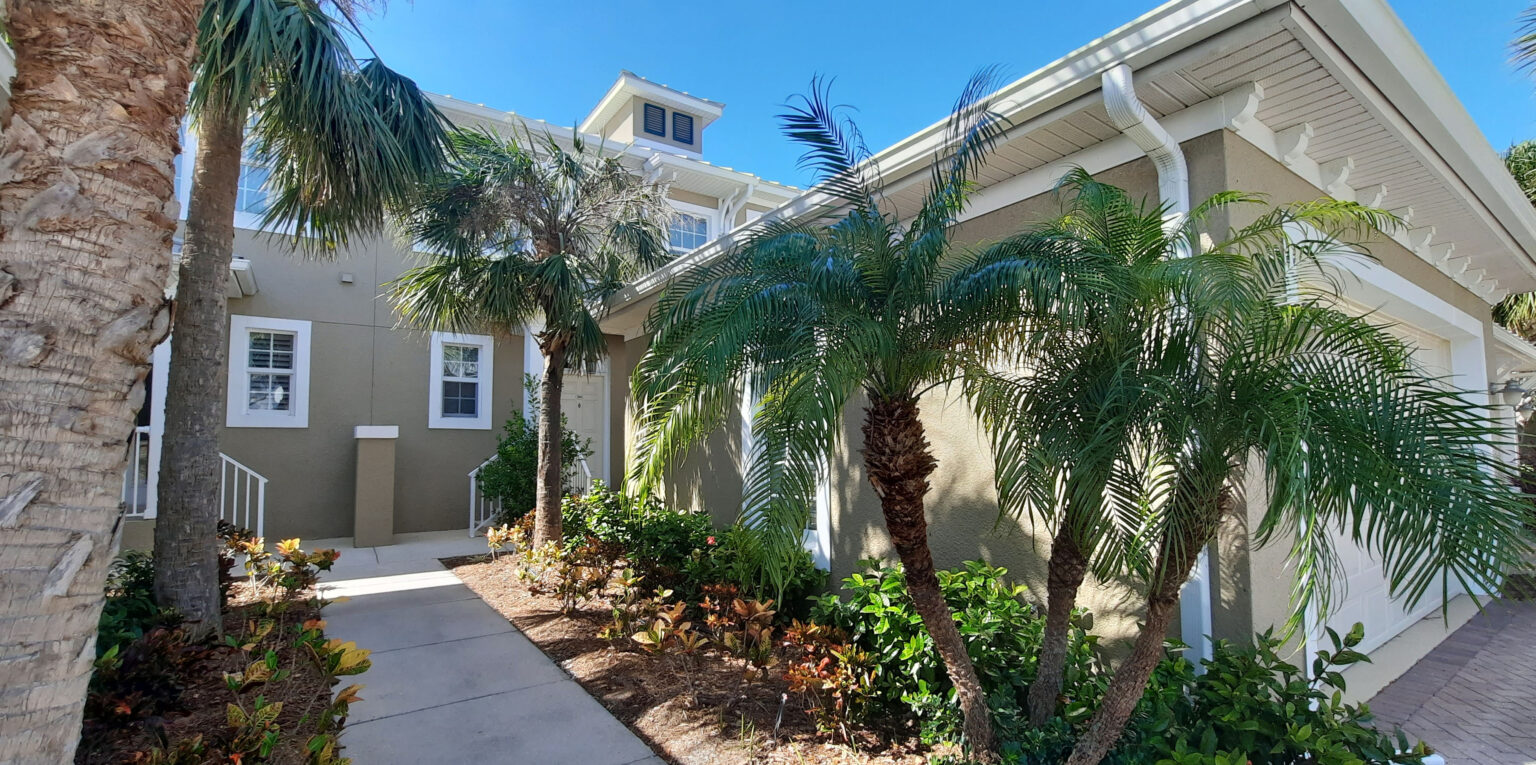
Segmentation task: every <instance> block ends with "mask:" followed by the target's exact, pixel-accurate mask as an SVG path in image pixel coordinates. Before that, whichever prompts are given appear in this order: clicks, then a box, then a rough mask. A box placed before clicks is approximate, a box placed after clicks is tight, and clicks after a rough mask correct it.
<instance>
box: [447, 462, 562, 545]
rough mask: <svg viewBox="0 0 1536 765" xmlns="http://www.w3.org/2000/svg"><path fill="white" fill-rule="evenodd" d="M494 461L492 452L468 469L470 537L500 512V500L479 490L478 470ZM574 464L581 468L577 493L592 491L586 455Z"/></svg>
mask: <svg viewBox="0 0 1536 765" xmlns="http://www.w3.org/2000/svg"><path fill="white" fill-rule="evenodd" d="M495 461H496V455H494V454H492V455H491V456H490V457H488V458H486V460H485V461H484V462H482V463H480V464H479V465H476V466H475V469H474V470H471V471H469V535H470V536H472V537H473V536H475V535H476V534H479V533H480V529H483V528H485V527H486V526H489V525H490V524H491V521H493V520H495V519H496V516H497V515H500V514H501V500H499V499H491V498H489V497H486V496H485V495H484V493H482V492H481V491H480V471H481V470H483V469H485V466H486V465H489V464H491V463H492V462H495ZM576 466H577V467H578V468H580V469H581V483H580V484H579V485H578V486H577V487H576V490H577V493H578V494H586V493H588V492H590V491H592V467H591V466H590V465H588V464H587V458H586V457H581V458H578V459H577V460H576Z"/></svg>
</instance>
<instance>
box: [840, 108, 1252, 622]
mask: <svg viewBox="0 0 1536 765" xmlns="http://www.w3.org/2000/svg"><path fill="white" fill-rule="evenodd" d="M1184 148H1185V152H1186V154H1187V155H1188V158H1189V165H1190V174H1191V185H1192V187H1193V189H1194V195H1195V196H1196V197H1197V198H1199V197H1201V196H1204V195H1208V194H1210V193H1212V192H1214V191H1217V190H1219V187H1220V183H1221V181H1222V178H1223V174H1224V173H1223V169H1222V162H1223V160H1222V157H1221V139H1220V137H1219V136H1217V135H1215V134H1212V135H1207V136H1203V137H1200V138H1196V139H1194V140H1191V141H1188V142H1186V143H1185V144H1184ZM1096 177H1097V178H1099V179H1100V180H1102V181H1106V182H1108V183H1113V184H1115V185H1117V186H1120V187H1121V188H1124V189H1127V190H1128V191H1130V193H1131V194H1132V195H1133V196H1136V197H1140V198H1143V199H1145V200H1147V203H1148V204H1152V205H1155V204H1156V203H1157V174H1156V170H1155V169H1154V168H1153V166H1152V163H1151V162H1150V161H1148V160H1146V159H1138V160H1136V161H1134V162H1130V163H1127V164H1125V165H1121V166H1119V167H1115V168H1112V169H1110V170H1107V171H1104V172H1101V173H1098V174H1097V175H1096ZM1059 210H1060V201H1059V199H1058V198H1057V197H1056V196H1055V195H1054V194H1053V193H1049V192H1048V193H1044V194H1040V195H1037V196H1035V197H1032V198H1030V199H1027V200H1023V201H1021V202H1017V203H1015V204H1013V205H1010V206H1008V207H1005V208H1003V209H1001V210H997V211H996V212H992V213H989V214H987V215H984V216H981V217H979V218H976V219H973V220H970V221H967V222H965V223H964V224H962V225H961V226H960V228H959V230H958V231H957V233H956V237H955V241H956V242H957V243H960V244H962V245H970V246H977V245H980V244H983V243H986V242H990V241H996V240H998V239H1001V238H1004V237H1006V236H1008V235H1010V234H1013V233H1016V232H1018V231H1021V230H1023V229H1025V228H1027V227H1028V226H1029V225H1030V224H1032V223H1037V222H1040V221H1043V220H1047V219H1049V218H1050V217H1052V216H1054V215H1055V214H1057V213H1058V212H1059ZM921 406H922V416H923V422H924V425H925V426H926V428H927V434H928V439H929V441H930V442H931V443H932V446H933V452H934V455H935V457H937V459H938V469H937V470H936V471H935V473H934V475H933V477H932V478H931V479H930V481H931V483H932V489H931V490H930V492H929V494H928V498H927V501H928V521H929V524H930V525H929V541H930V545H931V547H932V549H933V555H934V559H935V562H936V563H937V564H938V565H939V566H943V567H951V566H957V565H959V564H960V563H962V562H964V561H966V560H972V559H977V558H981V559H984V560H987V561H989V562H991V563H992V564H993V565H999V566H1003V567H1005V568H1007V569H1008V570H1009V572H1010V574H1011V575H1012V577H1013V578H1014V579H1015V580H1016V581H1017V582H1019V583H1021V584H1024V585H1025V586H1026V587H1028V588H1029V589H1030V595H1029V597H1030V598H1031V599H1032V600H1035V601H1037V602H1043V601H1044V597H1045V574H1046V560H1047V558H1048V557H1049V555H1050V536H1051V535H1050V531H1049V530H1048V529H1046V528H1044V527H1038V528H1037V527H1036V526H1035V525H1034V524H1033V523H1032V522H1031V521H1029V520H1028V519H1023V520H1016V519H1011V518H1000V517H999V514H998V508H997V498H996V492H995V490H994V489H993V484H992V462H991V459H990V457H989V453H990V449H989V447H988V444H987V441H986V437H985V435H984V434H983V433H982V432H981V430H980V428H979V427H978V425H977V423H976V422H975V420H974V418H973V417H972V416H971V415H970V414H969V412H968V411H967V409H966V406H965V404H964V402H963V401H962V400H961V399H960V397H959V396H958V394H957V393H954V392H951V391H936V392H933V393H930V394H929V395H927V396H925V397H924V398H923V399H922V402H921ZM862 418H863V402H862V401H860V402H854V403H853V404H852V405H850V407H849V409H848V415H847V420H848V432H847V438H846V440H845V446H844V448H843V449H842V451H841V453H840V454H838V455H837V458H836V460H835V462H834V464H835V465H836V469H835V470H834V471H833V472H834V484H833V487H832V489H833V490H832V501H833V513H832V526H833V533H832V569H833V577H834V579H840V578H841V577H844V576H846V575H847V574H848V573H849V572H850V571H851V570H853V568H854V567H855V566H856V565H857V563H858V561H859V560H861V559H863V558H867V557H880V558H886V559H893V558H894V550H893V549H892V547H891V544H890V536H889V534H888V533H887V532H886V531H885V525H884V521H883V519H882V516H881V512H880V504H879V500H878V498H877V497H876V496H875V494H874V491H873V490H872V489H871V488H870V486H869V483H868V481H867V479H866V478H865V475H864V471H863V465H862V456H861V454H860V449H861V448H862V443H863V436H862V434H861V433H860V427H861V425H862ZM1079 603H1080V605H1082V606H1083V607H1085V608H1088V609H1089V610H1090V611H1092V612H1093V614H1094V630H1095V632H1097V633H1098V634H1100V635H1101V636H1103V638H1104V639H1105V641H1106V644H1107V645H1108V646H1109V647H1110V648H1111V650H1114V649H1115V648H1116V647H1117V644H1118V643H1120V642H1121V641H1123V640H1124V639H1126V638H1128V637H1130V636H1132V635H1134V634H1135V630H1136V624H1137V620H1138V619H1139V616H1140V614H1141V610H1142V609H1141V605H1140V597H1139V596H1138V595H1137V594H1136V590H1135V589H1134V588H1133V587H1128V586H1126V585H1125V584H1124V583H1115V582H1098V581H1093V580H1090V581H1088V582H1086V583H1085V584H1084V587H1083V591H1082V594H1081V596H1080V599H1079Z"/></svg>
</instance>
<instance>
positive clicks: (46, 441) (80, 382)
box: [0, 0, 201, 763]
mask: <svg viewBox="0 0 1536 765" xmlns="http://www.w3.org/2000/svg"><path fill="white" fill-rule="evenodd" d="M200 5H201V4H200V3H198V2H195V1H194V0H145V1H144V2H131V3H128V2H121V0H74V1H72V2H71V1H69V0H53V1H51V2H36V1H32V0H11V1H10V2H9V3H8V4H7V6H8V10H9V19H8V22H7V31H8V33H9V35H10V38H11V40H12V41H13V43H14V45H15V52H16V69H17V75H16V79H15V82H14V87H13V90H12V96H11V100H10V106H11V115H10V119H9V120H8V121H7V123H6V125H5V129H4V132H3V138H0V141H3V143H0V582H3V583H4V584H3V586H0V625H4V626H0V689H3V691H0V762H17V763H67V762H71V761H72V760H73V757H74V750H75V745H76V744H77V743H78V741H79V737H80V721H81V711H82V703H83V702H84V700H85V688H86V682H87V680H88V679H89V676H90V671H91V662H92V660H93V659H94V658H95V655H96V654H95V636H96V620H97V618H98V616H99V614H100V611H101V604H102V583H103V580H104V579H105V576H106V570H107V565H108V563H109V561H110V559H111V556H112V551H113V537H114V531H115V528H116V523H117V521H118V520H119V519H120V517H121V491H122V482H123V469H124V467H125V465H126V463H127V448H126V444H127V440H128V436H129V434H130V433H132V431H133V418H134V412H135V411H136V410H137V409H138V407H139V405H140V404H141V403H142V402H143V400H144V378H145V375H146V374H147V373H148V370H149V355H150V352H151V350H152V349H153V348H154V346H155V344H156V343H157V342H159V341H160V339H161V338H162V337H164V335H165V332H166V328H167V326H168V322H169V318H170V317H169V315H168V311H167V309H166V305H165V300H164V290H165V285H166V281H167V278H166V277H167V276H168V275H169V273H170V250H171V236H172V235H173V233H174V231H175V226H176V221H175V215H174V213H173V212H172V211H173V209H174V207H173V203H172V201H171V199H172V194H173V189H174V186H173V176H174V170H173V161H174V159H175V155H176V152H177V151H178V148H179V147H178V128H179V125H180V120H181V116H182V114H183V112H184V110H185V103H186V95H187V83H188V81H189V79H190V73H189V70H188V62H189V61H190V59H191V56H192V44H193V28H194V23H195V21H196V18H197V11H198V8H199V6H200Z"/></svg>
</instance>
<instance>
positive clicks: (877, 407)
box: [864, 398, 998, 763]
mask: <svg viewBox="0 0 1536 765" xmlns="http://www.w3.org/2000/svg"><path fill="white" fill-rule="evenodd" d="M864 464H865V467H866V469H868V471H869V482H870V483H871V484H872V485H873V486H874V488H875V494H877V495H878V496H879V497H880V509H881V511H882V512H883V513H884V514H885V527H886V530H888V531H889V532H890V534H891V542H892V543H893V544H894V545H895V547H896V554H897V556H898V557H900V558H901V565H902V568H903V570H904V572H905V574H906V579H907V592H908V594H909V595H910V596H911V597H912V607H913V608H914V609H915V610H916V611H917V613H918V615H919V616H921V617H922V619H923V626H924V627H925V628H927V630H928V634H929V636H931V637H932V638H933V645H934V648H935V650H937V651H938V652H939V657H940V658H942V659H943V660H944V669H945V671H947V672H948V673H949V679H950V682H952V683H954V685H955V689H956V691H957V695H958V696H959V699H960V709H961V711H962V712H963V713H964V715H965V737H966V740H967V743H968V744H969V746H970V748H971V753H972V757H973V758H975V759H976V760H977V761H980V762H988V763H990V762H996V761H997V760H998V755H997V741H996V738H995V737H994V735H993V733H992V713H991V711H990V710H989V709H988V708H987V695H986V692H985V691H984V690H983V689H982V687H981V680H980V679H979V678H977V676H976V668H975V667H974V666H972V665H971V657H970V654H968V653H966V648H965V641H964V640H963V639H962V638H961V637H960V630H959V629H958V628H956V626H955V617H954V614H953V613H951V612H950V610H949V604H947V603H945V602H944V593H943V591H942V590H941V589H940V588H939V578H938V575H937V574H936V573H935V572H934V567H933V554H932V553H931V552H930V551H929V549H928V520H927V518H926V517H925V516H924V512H923V510H924V504H923V503H924V496H925V495H926V494H927V493H928V476H929V475H930V474H932V473H933V470H934V467H935V466H936V465H937V463H936V461H935V460H934V458H933V454H932V452H931V451H930V449H929V446H928V439H927V437H926V436H925V435H924V433H923V423H922V420H920V419H919V417H918V407H917V402H916V401H914V400H912V399H910V398H901V399H877V400H875V401H872V402H871V403H870V406H869V409H868V411H867V412H866V416H865V421H864Z"/></svg>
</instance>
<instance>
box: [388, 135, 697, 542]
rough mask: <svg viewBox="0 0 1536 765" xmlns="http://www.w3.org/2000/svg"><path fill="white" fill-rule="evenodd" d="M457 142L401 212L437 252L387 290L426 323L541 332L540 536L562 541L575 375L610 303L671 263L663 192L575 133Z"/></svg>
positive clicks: (602, 344) (598, 344) (599, 336)
mask: <svg viewBox="0 0 1536 765" xmlns="http://www.w3.org/2000/svg"><path fill="white" fill-rule="evenodd" d="M451 145H452V148H453V150H454V154H455V156H454V158H453V159H452V161H451V162H450V164H449V166H448V168H447V169H446V170H445V171H444V172H443V173H442V174H440V175H438V176H436V177H434V178H432V179H430V180H429V181H427V182H426V183H425V184H424V185H423V186H422V188H421V189H420V190H419V192H418V193H417V194H416V195H415V196H414V197H413V199H412V200H411V202H410V203H409V205H408V206H407V208H406V209H405V211H404V212H403V213H402V218H401V221H400V224H401V227H402V228H403V230H404V232H405V236H406V237H407V238H409V239H410V240H411V242H412V243H413V244H415V245H416V246H417V247H418V248H420V249H423V250H425V251H426V252H427V253H428V254H427V255H426V256H425V259H424V262H423V263H422V264H420V265H418V266H416V267H414V268H411V269H410V270H408V271H406V272H405V273H404V274H402V275H401V276H400V277H399V278H398V279H396V280H395V281H393V282H391V283H390V284H389V285H388V290H389V296H390V298H391V300H393V301H394V303H395V305H396V308H397V309H398V310H399V312H400V315H401V317H402V318H403V319H404V320H405V322H406V323H408V324H411V325H414V326H416V327H418V328H422V329H432V330H450V331H466V330H472V329H486V330H490V331H492V332H498V333H508V332H512V331H515V330H516V329H517V328H519V327H525V326H526V327H529V329H527V330H525V331H531V332H535V333H536V334H535V338H536V339H537V341H538V345H539V351H540V353H542V354H543V356H544V375H543V378H542V380H541V382H540V389H539V399H540V401H539V409H540V411H539V458H538V481H537V497H538V508H537V515H536V516H535V527H534V541H535V543H536V544H539V545H543V544H545V543H546V542H551V541H559V539H560V534H561V529H560V490H561V465H560V422H561V416H560V393H561V389H562V386H563V381H564V375H565V372H566V370H568V369H569V370H576V371H578V372H590V371H593V370H594V369H595V367H596V365H597V364H598V363H599V362H600V361H601V360H602V358H603V356H604V355H605V354H606V353H607V341H606V339H605V338H604V336H603V331H602V328H601V327H600V326H599V324H598V320H599V318H600V317H601V315H602V313H603V311H604V309H605V301H606V299H607V298H608V297H609V296H611V295H613V294H614V293H615V292H617V291H618V290H619V289H620V288H621V287H623V286H624V283H625V281H626V280H628V279H631V278H633V277H635V276H637V275H639V274H640V273H643V272H646V271H649V270H651V269H653V268H656V267H658V266H660V265H662V264H663V263H665V262H666V260H667V259H668V257H669V253H668V251H667V222H668V221H669V220H670V219H671V217H672V212H671V207H670V206H669V205H668V204H667V201H666V187H665V186H664V185H662V184H658V183H654V182H650V181H646V180H643V179H641V178H640V177H638V176H636V175H635V174H634V173H633V172H631V171H630V170H629V169H627V168H626V167H625V166H624V164H623V163H622V162H621V158H620V156H619V155H617V154H612V153H608V152H606V151H604V149H603V147H602V146H601V145H594V144H592V143H590V142H589V141H588V139H586V138H584V137H583V136H581V134H579V133H576V132H575V131H573V134H572V136H571V138H570V140H569V141H565V140H562V139H557V138H556V137H555V136H554V135H553V134H545V135H544V136H542V137H539V138H535V137H534V136H533V134H532V133H531V132H530V131H528V130H526V129H524V130H521V131H519V132H517V133H514V134H513V135H510V136H501V135H498V134H496V133H494V132H487V131H474V130H459V131H455V132H454V133H453V134H452V138H451ZM535 323H538V324H540V325H541V328H539V329H533V328H532V327H531V325H534V324H535Z"/></svg>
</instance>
